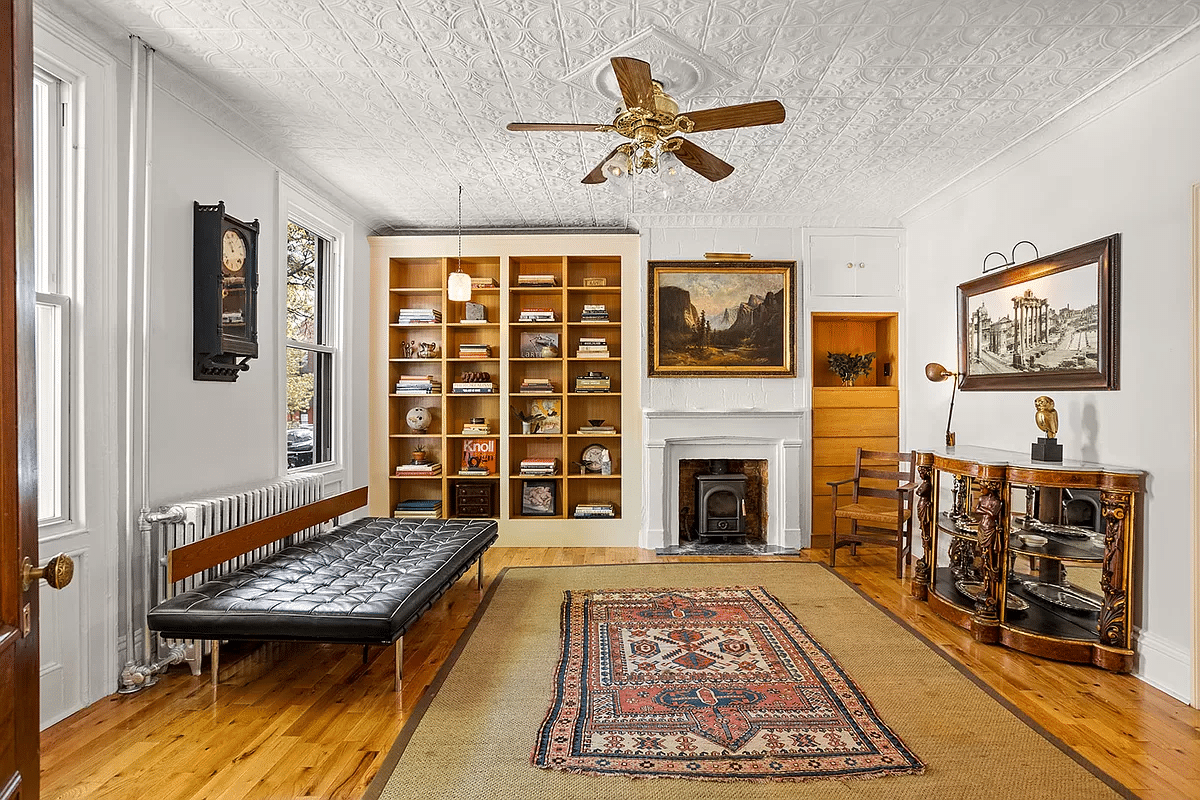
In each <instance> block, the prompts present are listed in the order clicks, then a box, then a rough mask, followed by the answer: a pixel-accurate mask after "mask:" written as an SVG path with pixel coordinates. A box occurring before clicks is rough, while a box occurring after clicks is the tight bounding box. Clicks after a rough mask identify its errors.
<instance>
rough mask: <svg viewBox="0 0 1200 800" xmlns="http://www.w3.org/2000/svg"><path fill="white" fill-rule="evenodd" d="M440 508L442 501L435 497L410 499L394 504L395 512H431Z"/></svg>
mask: <svg viewBox="0 0 1200 800" xmlns="http://www.w3.org/2000/svg"><path fill="white" fill-rule="evenodd" d="M441 507H442V501H441V500H440V499H438V498H436V497H435V498H430V499H425V498H417V497H411V498H409V499H408V500H401V501H400V502H399V503H397V504H396V510H397V511H432V510H434V509H438V508H441Z"/></svg>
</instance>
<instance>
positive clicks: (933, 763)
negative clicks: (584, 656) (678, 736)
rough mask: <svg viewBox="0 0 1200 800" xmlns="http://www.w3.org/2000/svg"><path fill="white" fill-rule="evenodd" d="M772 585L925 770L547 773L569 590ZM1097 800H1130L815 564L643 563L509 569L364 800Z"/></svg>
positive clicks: (774, 592) (769, 587) (770, 588)
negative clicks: (776, 775) (793, 776)
mask: <svg viewBox="0 0 1200 800" xmlns="http://www.w3.org/2000/svg"><path fill="white" fill-rule="evenodd" d="M746 585H754V586H762V587H764V588H765V589H766V591H767V592H769V593H770V594H771V595H772V596H774V597H775V598H778V599H779V601H780V602H781V603H783V604H784V605H785V606H786V607H787V609H788V610H789V611H790V613H791V614H792V615H794V616H795V618H796V619H797V620H798V621H799V623H800V624H801V625H803V626H804V628H805V630H807V631H808V633H809V634H810V635H811V636H812V637H813V638H814V639H815V640H816V641H817V642H820V644H821V647H822V648H823V649H824V650H825V651H826V652H828V654H829V655H830V656H831V657H832V658H833V659H834V660H836V662H837V663H838V664H839V665H840V666H841V668H842V669H843V670H844V671H845V673H846V675H847V676H849V677H850V678H851V679H852V680H853V681H854V683H855V684H857V685H858V687H859V688H860V689H861V690H862V693H863V694H864V695H865V696H866V697H868V698H870V701H871V704H872V705H873V707H874V708H875V710H876V712H877V713H878V715H879V718H880V719H881V720H882V721H883V722H884V723H885V724H886V725H887V726H888V728H890V729H891V730H892V731H894V732H895V734H896V736H897V737H899V739H900V740H901V741H903V742H904V744H905V745H907V747H908V748H909V749H910V750H911V751H912V752H913V753H915V754H917V755H918V756H919V757H920V759H921V761H923V762H924V763H925V772H924V774H920V775H894V776H889V777H885V778H880V779H878V780H866V781H864V780H857V779H852V778H840V777H834V778H828V779H824V780H814V781H809V782H806V783H804V784H800V785H798V784H796V783H792V782H770V783H755V782H748V781H746V782H715V781H712V782H699V781H686V780H667V779H637V780H635V779H631V778H626V777H621V776H603V775H582V774H576V773H571V772H562V771H557V770H546V769H538V768H536V767H534V766H533V765H532V764H530V753H531V751H532V749H533V746H534V740H535V737H536V736H537V732H538V730H539V727H540V726H541V724H542V722H543V721H544V719H545V716H546V709H547V708H549V707H550V703H551V698H552V697H553V682H554V673H555V669H556V667H557V666H558V661H559V656H560V655H561V651H560V629H559V625H560V616H559V615H560V610H561V605H562V601H563V597H564V592H566V591H572V592H575V591H586V590H594V589H603V588H608V589H618V588H638V587H645V586H669V587H677V588H688V587H706V586H746ZM798 796H803V797H804V798H805V800H849V799H850V798H856V799H857V798H864V799H865V800H962V799H964V798H979V797H989V796H990V797H997V798H999V797H1002V798H1005V800H1094V799H1095V798H1102V799H1106V798H1117V797H1132V796H1133V795H1132V794H1131V793H1129V792H1128V791H1127V790H1125V789H1123V788H1122V787H1120V786H1119V784H1117V783H1116V782H1115V781H1112V780H1111V779H1108V778H1106V777H1104V776H1102V775H1100V774H1099V773H1097V772H1093V771H1092V768H1090V767H1089V765H1088V764H1087V762H1086V761H1084V760H1083V759H1082V758H1081V757H1078V756H1076V755H1074V754H1073V753H1072V752H1071V751H1066V750H1064V749H1060V747H1059V746H1058V745H1056V743H1055V742H1054V741H1052V740H1051V739H1050V738H1049V737H1048V736H1046V735H1044V734H1043V733H1041V732H1039V730H1036V729H1035V728H1033V727H1031V726H1030V724H1028V723H1027V722H1026V721H1024V720H1023V719H1022V718H1021V717H1019V716H1017V715H1016V714H1014V713H1013V712H1012V711H1011V710H1009V708H1008V707H1007V706H1006V705H1005V704H1003V703H1002V702H1001V701H999V700H998V699H996V698H995V697H993V696H992V695H990V694H989V693H988V692H987V691H985V690H984V689H983V688H981V687H980V686H979V685H977V684H976V682H975V681H974V680H973V679H972V678H971V677H970V676H968V675H965V674H963V673H962V672H960V671H959V669H958V668H957V667H956V666H955V665H954V664H953V663H951V662H950V661H948V660H947V659H946V658H944V657H942V656H941V655H940V654H939V653H938V652H936V651H935V650H933V649H932V648H931V646H930V645H928V644H927V643H926V642H925V641H924V640H923V639H921V638H919V637H917V636H916V635H914V634H913V633H912V632H911V631H910V630H909V629H908V628H907V627H906V626H904V625H903V624H901V623H898V622H896V621H895V620H893V619H892V618H891V617H890V616H889V615H888V614H887V613H886V612H884V611H882V610H880V609H879V608H877V607H876V606H875V605H873V604H872V603H871V602H870V601H869V600H867V599H865V598H864V597H863V596H861V595H860V594H859V593H858V592H857V591H856V590H855V589H854V588H853V587H852V586H850V585H849V584H847V583H846V582H844V581H843V580H842V579H841V578H840V577H838V575H837V574H836V573H833V572H831V571H830V570H828V569H827V568H826V567H825V566H823V565H821V564H812V563H791V562H774V563H746V562H739V563H716V564H678V563H675V564H634V565H622V566H611V567H609V566H605V567H524V568H509V569H507V570H505V571H504V572H503V573H502V574H501V575H500V576H499V577H498V578H497V580H496V581H495V582H493V584H492V586H491V588H490V589H489V591H488V594H487V596H486V597H485V599H484V601H483V603H482V604H481V605H480V608H479V611H478V613H477V614H476V616H475V619H474V621H473V622H472V624H471V627H469V628H468V629H467V632H466V633H465V634H464V636H463V638H462V639H461V640H460V641H459V644H458V646H457V647H456V648H455V651H454V653H452V654H451V656H450V658H449V659H447V662H446V664H445V666H444V667H443V669H442V671H441V673H439V676H438V678H437V680H435V682H434V684H433V686H432V687H431V688H430V690H429V691H428V692H426V694H425V697H424V698H423V699H422V701H421V703H420V704H419V706H418V707H417V708H416V709H414V712H413V715H412V717H411V719H410V720H409V722H408V724H407V725H406V726H405V728H404V730H403V731H402V732H401V734H400V736H399V738H398V739H397V741H396V744H395V745H394V746H393V749H392V751H391V752H390V753H389V754H388V756H387V758H386V759H385V760H384V763H383V764H382V765H381V767H380V771H379V773H378V775H377V777H376V780H375V781H374V782H373V783H372V784H371V787H370V788H369V789H368V792H367V794H366V798H367V800H375V798H380V797H382V798H387V799H388V800H399V799H400V798H404V799H405V800H407V799H408V798H412V799H413V800H416V799H417V798H420V800H441V799H442V798H445V800H450V798H455V799H456V800H457V799H459V798H461V799H463V800H467V799H469V798H504V799H507V798H519V800H598V799H599V798H621V800H625V798H630V799H631V800H726V799H727V798H728V800H750V799H751V798H753V799H754V800H759V798H763V799H764V800H772V799H776V798H777V799H779V800H783V798H795V797H798Z"/></svg>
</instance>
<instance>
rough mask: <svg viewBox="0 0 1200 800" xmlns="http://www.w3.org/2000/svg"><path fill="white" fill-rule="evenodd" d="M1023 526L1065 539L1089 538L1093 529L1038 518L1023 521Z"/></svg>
mask: <svg viewBox="0 0 1200 800" xmlns="http://www.w3.org/2000/svg"><path fill="white" fill-rule="evenodd" d="M1025 527H1026V528H1027V529H1029V530H1031V531H1037V532H1038V533H1048V534H1050V535H1051V536H1062V537H1065V538H1067V539H1090V538H1092V533H1093V531H1092V530H1091V529H1090V528H1080V527H1078V526H1075V525H1054V524H1051V523H1049V522H1042V521H1041V520H1040V519H1030V520H1026V521H1025Z"/></svg>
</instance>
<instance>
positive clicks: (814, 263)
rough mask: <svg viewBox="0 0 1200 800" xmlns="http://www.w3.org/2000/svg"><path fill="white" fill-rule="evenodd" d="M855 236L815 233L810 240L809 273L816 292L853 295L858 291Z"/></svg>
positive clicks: (828, 295)
mask: <svg viewBox="0 0 1200 800" xmlns="http://www.w3.org/2000/svg"><path fill="white" fill-rule="evenodd" d="M854 238H855V237H853V236H845V235H834V236H826V235H823V234H813V235H812V236H810V237H809V240H808V274H809V280H810V286H811V288H812V293H813V294H814V295H819V296H822V297H850V296H853V295H854V294H855V289H854V285H855V279H856V276H855V272H857V269H856V267H855V252H854Z"/></svg>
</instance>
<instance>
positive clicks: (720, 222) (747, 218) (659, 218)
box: [629, 212, 899, 230]
mask: <svg viewBox="0 0 1200 800" xmlns="http://www.w3.org/2000/svg"><path fill="white" fill-rule="evenodd" d="M629 224H630V226H632V227H634V228H637V229H638V230H646V229H647V228H813V227H816V228H894V227H897V226H898V225H899V221H898V220H896V219H895V218H894V217H885V216H882V215H879V216H872V215H862V214H854V213H849V214H847V213H820V212H818V213H813V214H773V213H770V212H759V213H739V212H734V213H728V214H700V213H686V212H683V213H676V214H665V213H652V214H635V215H633V216H632V217H631V218H630V220H629Z"/></svg>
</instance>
